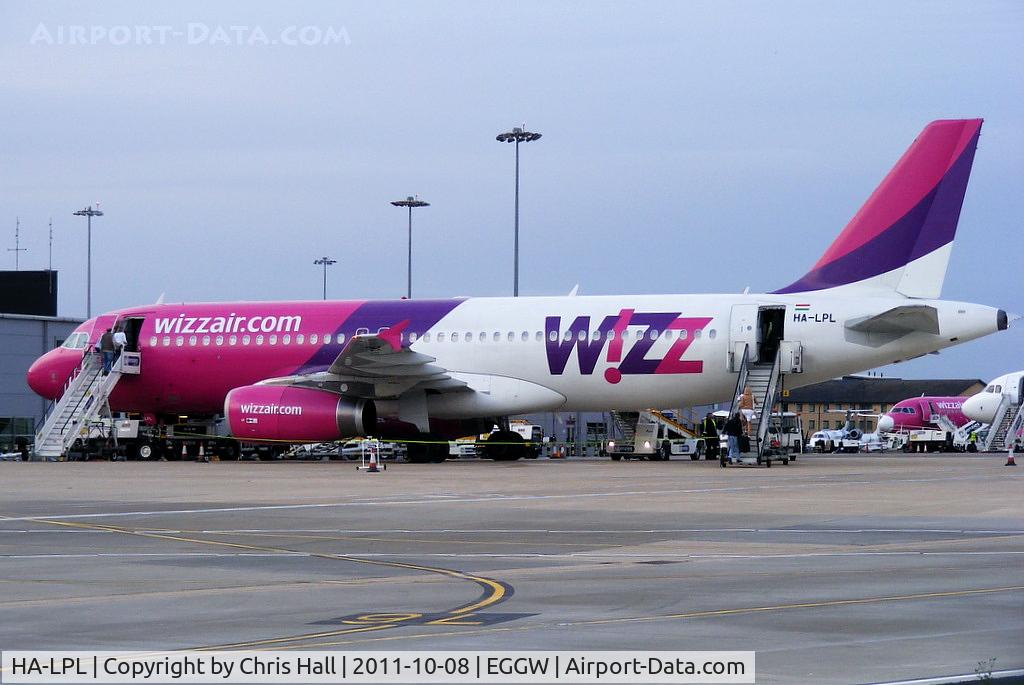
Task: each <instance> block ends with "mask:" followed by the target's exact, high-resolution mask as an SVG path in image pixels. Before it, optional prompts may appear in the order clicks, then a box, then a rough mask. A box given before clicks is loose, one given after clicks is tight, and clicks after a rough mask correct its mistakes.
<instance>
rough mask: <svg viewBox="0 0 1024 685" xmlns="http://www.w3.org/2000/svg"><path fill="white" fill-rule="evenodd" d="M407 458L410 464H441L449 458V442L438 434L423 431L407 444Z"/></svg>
mask: <svg viewBox="0 0 1024 685" xmlns="http://www.w3.org/2000/svg"><path fill="white" fill-rule="evenodd" d="M405 458H406V459H408V460H409V463H410V464H440V463H441V462H443V461H444V460H445V459H447V458H448V443H447V442H445V441H442V440H441V439H440V438H438V437H437V436H436V435H431V434H430V433H421V434H420V435H419V436H418V437H417V438H416V439H415V440H411V441H409V443H408V444H407V445H406V457H405Z"/></svg>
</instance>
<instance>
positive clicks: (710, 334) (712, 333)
mask: <svg viewBox="0 0 1024 685" xmlns="http://www.w3.org/2000/svg"><path fill="white" fill-rule="evenodd" d="M716 337H718V331H716V330H715V329H714V328H712V329H711V330H710V331H708V338H710V339H711V340H714V339H715V338H716Z"/></svg>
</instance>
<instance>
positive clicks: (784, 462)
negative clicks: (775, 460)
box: [782, 457, 789, 466]
mask: <svg viewBox="0 0 1024 685" xmlns="http://www.w3.org/2000/svg"><path fill="white" fill-rule="evenodd" d="M782 465H783V466H789V457H783V458H782Z"/></svg>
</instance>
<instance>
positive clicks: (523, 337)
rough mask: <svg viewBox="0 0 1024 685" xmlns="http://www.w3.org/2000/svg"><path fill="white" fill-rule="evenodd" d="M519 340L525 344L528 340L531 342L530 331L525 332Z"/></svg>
mask: <svg viewBox="0 0 1024 685" xmlns="http://www.w3.org/2000/svg"><path fill="white" fill-rule="evenodd" d="M519 339H520V340H522V341H523V342H526V341H527V340H529V339H530V331H523V332H522V334H520V336H519Z"/></svg>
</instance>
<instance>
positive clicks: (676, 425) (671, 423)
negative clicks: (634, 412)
mask: <svg viewBox="0 0 1024 685" xmlns="http://www.w3.org/2000/svg"><path fill="white" fill-rule="evenodd" d="M647 413H648V414H650V415H651V416H653V417H654V418H655V419H657V420H658V421H660V422H661V423H663V424H665V425H666V426H668V427H669V428H671V429H672V430H674V431H675V432H676V433H679V434H680V435H682V436H685V437H688V438H696V437H697V436H696V434H694V432H693V431H691V430H690V429H689V428H687V427H686V426H685V425H683V424H682V423H680V422H679V421H676V420H675V419H671V418H669V417H667V416H665V414H663V413H662V412H661V410H660V409H648V410H647Z"/></svg>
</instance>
